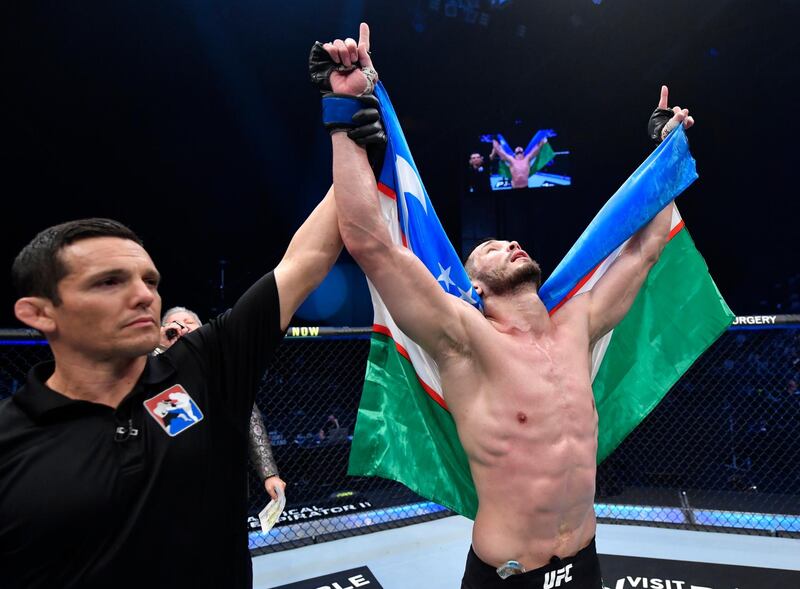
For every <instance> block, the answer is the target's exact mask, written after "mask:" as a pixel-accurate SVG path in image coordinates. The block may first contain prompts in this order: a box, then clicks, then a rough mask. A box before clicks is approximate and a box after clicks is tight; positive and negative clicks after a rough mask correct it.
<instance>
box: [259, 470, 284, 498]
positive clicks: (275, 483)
mask: <svg viewBox="0 0 800 589" xmlns="http://www.w3.org/2000/svg"><path fill="white" fill-rule="evenodd" d="M275 487H280V488H281V489H282V490H283V491H285V490H286V483H284V482H283V480H282V479H281V477H279V476H278V475H275V476H271V477H267V478H266V479H264V488H265V489H266V490H267V493H268V494H269V496H270V497H272V499H273V500H274V501H277V500H278V492H277V491H276V490H275Z"/></svg>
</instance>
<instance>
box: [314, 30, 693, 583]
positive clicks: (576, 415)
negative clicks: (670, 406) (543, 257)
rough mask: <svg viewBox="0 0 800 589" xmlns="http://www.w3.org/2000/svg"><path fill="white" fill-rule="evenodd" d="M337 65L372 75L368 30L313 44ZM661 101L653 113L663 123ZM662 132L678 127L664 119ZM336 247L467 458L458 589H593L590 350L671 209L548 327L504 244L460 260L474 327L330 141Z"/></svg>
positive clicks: (352, 159)
mask: <svg viewBox="0 0 800 589" xmlns="http://www.w3.org/2000/svg"><path fill="white" fill-rule="evenodd" d="M324 48H325V50H326V51H327V52H328V55H329V56H330V58H331V59H332V60H333V61H334V62H335V63H336V64H344V65H345V66H351V64H355V63H356V62H358V65H359V66H361V68H364V69H366V71H367V75H372V76H374V69H372V63H371V61H370V57H369V54H368V50H369V29H368V28H367V26H366V25H365V24H362V25H361V35H360V39H359V42H358V44H356V42H355V41H354V40H353V39H347V40H345V41H342V40H336V41H335V42H334V43H328V44H325V45H324ZM329 80H330V85H331V87H332V88H333V90H334V92H338V93H347V94H351V95H358V94H360V93H361V92H363V91H364V90H367V89H369V88H371V83H372V81H368V80H367V79H366V78H365V75H364V74H363V73H362V70H361V69H360V68H359V67H355V68H352V67H351V68H350V69H345V68H338V69H337V68H332V71H331V73H330V78H329ZM666 104H667V94H666V88H662V95H661V101H660V102H659V107H660V109H661V112H666V111H665V108H666ZM667 118H668V117H664V119H663V120H661V123H660V125H659V129H658V131H659V132H660V130H661V127H662V126H664V124H665V123H666V124H668V125H669V127H668V128H674V127H675V126H677V124H683V125H684V126H685V127H689V126H690V125H691V124H692V123H693V120H692V119H691V117H688V111H686V110H685V109H684V110H681V109H676V110H675V112H674V116H672V117H671V119H670V120H667ZM332 142H333V179H334V186H335V190H336V205H337V209H338V214H339V230H340V232H341V235H342V239H343V241H344V243H345V245H346V247H347V249H348V250H349V251H350V253H351V254H352V255H353V257H354V258H355V259H356V261H357V262H358V263H359V265H360V266H361V268H362V269H363V270H364V272H365V273H366V275H367V276H368V277H369V279H370V280H371V281H372V283H373V284H374V285H375V287H376V288H377V289H378V291H379V292H380V294H381V297H382V298H383V300H384V302H385V303H386V305H387V306H388V308H389V311H390V312H391V314H392V316H393V317H394V319H395V321H396V322H397V324H398V326H399V327H400V329H402V330H403V331H404V332H405V333H406V334H407V335H409V336H410V337H412V338H413V339H414V340H415V341H416V342H418V343H419V344H420V345H421V346H422V347H423V348H424V349H425V350H427V351H428V353H430V354H431V356H432V357H433V358H434V359H435V360H436V362H437V363H438V365H439V370H440V374H441V378H442V386H443V389H444V394H445V398H446V399H447V403H448V405H449V407H450V410H451V412H452V415H453V417H454V418H455V421H456V425H457V427H458V434H459V437H460V439H461V443H462V444H463V446H464V449H465V450H466V453H467V456H468V457H469V463H470V468H471V471H472V477H473V479H474V481H475V486H476V488H477V491H478V498H479V508H478V514H477V517H476V518H475V525H474V527H473V532H472V549H471V550H470V553H469V556H468V557H467V565H466V571H465V573H464V578H463V581H462V588H468V589H473V588H480V589H483V588H492V587H505V588H508V587H536V588H538V589H542V588H546V587H554V586H555V585H556V582H557V583H558V586H563V587H565V588H566V589H579V588H581V589H582V588H592V589H598V588H600V587H602V581H601V578H600V567H599V561H598V558H597V552H596V550H595V542H594V536H595V529H596V522H595V514H594V508H593V499H594V491H595V471H596V454H597V412H596V410H595V406H594V400H593V397H592V388H591V379H590V365H591V359H590V358H591V350H592V346H593V345H594V343H595V342H596V341H597V340H598V339H599V338H600V337H601V336H602V335H603V334H605V333H607V332H608V331H609V330H611V329H612V328H613V327H614V326H615V325H616V324H617V323H619V321H620V320H621V319H622V318H623V317H624V316H625V314H626V313H627V311H628V309H629V308H630V306H631V304H632V303H633V300H634V298H635V297H636V294H637V292H638V291H639V288H640V287H641V285H642V283H643V282H644V280H645V277H646V276H647V273H648V271H649V270H650V268H651V267H652V266H653V264H655V262H656V260H658V257H659V255H660V253H661V250H662V249H663V247H664V245H665V243H666V240H667V236H668V232H669V226H670V215H671V213H672V207H673V205H672V203H670V204H669V205H668V206H667V207H666V208H665V209H664V210H663V211H661V212H660V213H659V214H658V215H657V216H656V217H655V218H654V219H653V220H652V221H651V222H650V223H649V224H648V225H647V226H646V227H644V228H643V229H642V230H641V231H640V232H639V233H638V234H636V235H635V236H634V237H633V238H632V239H631V240H630V242H629V243H628V245H627V246H626V248H625V250H624V252H623V253H622V254H621V255H620V256H619V257H618V258H617V260H616V261H615V262H614V264H613V266H611V268H610V269H609V270H608V271H607V272H606V274H605V275H604V276H603V277H602V278H601V279H600V280H599V282H598V283H597V285H596V286H595V287H594V288H593V289H592V290H591V291H590V292H588V293H585V294H581V295H578V296H575V297H573V298H572V299H571V300H570V301H569V302H568V303H567V304H565V305H564V306H563V307H562V308H561V310H560V311H559V312H558V313H557V314H555V315H554V316H552V317H551V316H550V315H548V313H547V309H545V307H544V305H543V304H542V301H541V300H540V299H539V297H538V295H537V289H538V287H539V284H540V282H541V270H540V269H539V265H538V264H537V263H536V262H535V261H534V260H533V259H532V258H531V257H530V256H529V255H528V254H527V253H526V252H525V251H524V250H523V249H522V248H521V247H520V245H519V244H518V243H517V242H516V241H502V240H491V241H487V242H485V243H482V244H481V245H479V246H478V247H477V248H475V250H474V251H473V252H472V253H471V254H470V256H469V259H468V260H467V264H466V267H467V272H468V273H469V275H470V277H471V280H472V282H473V285H474V288H475V290H476V291H477V292H478V293H480V295H481V296H482V297H483V303H484V305H485V314H481V313H480V312H479V311H478V310H476V309H475V308H474V307H472V306H470V305H469V304H467V303H465V302H464V301H462V300H460V299H458V298H456V297H453V296H451V295H448V294H446V293H445V292H444V291H443V290H442V289H441V287H440V286H439V285H438V284H437V282H436V279H435V278H434V277H433V276H431V274H430V272H428V270H427V269H426V268H425V267H424V266H423V264H422V263H421V262H420V261H419V260H417V258H416V257H414V256H413V255H412V254H411V253H410V252H409V251H408V250H407V249H405V248H403V247H398V246H396V245H394V244H393V243H392V240H391V238H390V236H389V233H388V230H387V228H386V226H385V225H384V223H383V221H382V219H381V213H380V209H379V204H378V195H377V190H376V183H375V178H374V176H373V174H372V170H371V169H370V165H369V163H368V160H367V156H366V153H365V150H364V148H362V147H359V146H358V145H356V144H355V143H354V142H353V141H352V140H351V139H349V138H348V136H347V134H346V133H338V132H335V131H334V132H332Z"/></svg>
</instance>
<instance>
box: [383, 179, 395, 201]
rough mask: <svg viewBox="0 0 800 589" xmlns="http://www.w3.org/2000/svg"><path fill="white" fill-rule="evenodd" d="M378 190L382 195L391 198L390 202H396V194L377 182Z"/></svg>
mask: <svg viewBox="0 0 800 589" xmlns="http://www.w3.org/2000/svg"><path fill="white" fill-rule="evenodd" d="M378 190H380V191H381V192H382V193H383V194H385V195H386V196H388V197H389V198H391V199H392V200H397V194H395V191H394V190H392V189H391V188H389V187H388V186H386V184H384V183H383V182H378Z"/></svg>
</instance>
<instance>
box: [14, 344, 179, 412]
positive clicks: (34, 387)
mask: <svg viewBox="0 0 800 589" xmlns="http://www.w3.org/2000/svg"><path fill="white" fill-rule="evenodd" d="M55 366H56V363H55V361H53V360H50V361H48V362H42V363H40V364H37V365H36V366H34V367H33V368H31V369H30V371H29V372H28V377H27V380H26V383H25V388H23V389H22V390H20V391H19V392H17V393H16V394H15V395H14V396H13V399H14V402H15V403H16V404H17V405H18V406H19V407H20V408H21V409H22V410H23V411H25V413H27V414H28V415H30V416H31V417H32V418H33V419H38V418H41V417H43V416H45V415H46V414H48V413H51V412H61V411H62V410H67V411H70V412H72V411H77V412H80V413H84V412H91V411H114V409H112V408H111V407H109V406H107V405H103V404H101V403H92V402H91V401H83V400H80V399H70V398H69V397H67V396H66V395H62V394H61V393H59V392H57V391H54V390H53V389H51V388H50V387H48V386H47V385H46V384H45V383H46V382H47V379H49V378H50V377H51V376H52V374H53V371H54V370H55ZM174 373H175V367H174V366H173V365H172V363H171V362H170V361H169V358H168V357H167V356H166V355H165V354H160V355H158V356H148V357H147V363H146V364H145V367H144V370H143V371H142V374H141V375H140V376H139V380H137V381H136V384H135V385H134V386H133V389H131V392H129V393H128V394H127V395H126V396H125V398H124V399H123V400H122V402H121V403H120V405H122V404H123V403H125V401H126V400H127V399H128V398H129V397H130V396H131V394H132V393H133V392H134V391H135V390H136V389H137V388H138V386H139V384H143V385H153V384H157V383H159V382H163V381H164V380H166V379H167V378H169V377H170V376H171V375H172V374H174Z"/></svg>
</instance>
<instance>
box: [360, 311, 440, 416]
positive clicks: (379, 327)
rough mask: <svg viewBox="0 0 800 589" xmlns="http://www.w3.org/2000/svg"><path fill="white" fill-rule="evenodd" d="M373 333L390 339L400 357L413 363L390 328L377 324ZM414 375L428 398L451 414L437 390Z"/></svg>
mask: <svg viewBox="0 0 800 589" xmlns="http://www.w3.org/2000/svg"><path fill="white" fill-rule="evenodd" d="M372 331H373V332H375V333H381V334H383V335H385V336H387V337H388V338H389V339H391V340H392V341H393V342H394V346H395V348H397V351H398V352H400V355H401V356H403V358H405V359H406V360H408V361H409V362H411V356H409V355H408V351H407V350H406V349H405V348H404V347H403V346H401V345H400V344H398V343H397V342H396V341H395V339H394V337H392V332H391V331H390V330H389V328H388V327H386V326H385V325H378V324H377V323H375V324H373V325H372ZM411 366H412V367H413V366H414V363H413V362H411ZM414 374H415V375H416V377H417V380H418V381H419V384H420V385H421V386H422V389H423V390H424V391H425V392H426V393H428V396H429V397H430V398H431V399H433V400H434V401H436V402H437V403H438V404H439V405H440V406H441V407H442V409H444V410H445V411H447V412H450V409H448V408H447V403H446V402H445V400H444V399H443V398H442V396H441V395H440V394H439V393H437V392H436V391H435V390H433V389H432V388H431V387H430V386H428V384H427V383H426V382H425V381H424V380H422V379H421V378H420V376H419V374H417V371H416V370H414Z"/></svg>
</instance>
